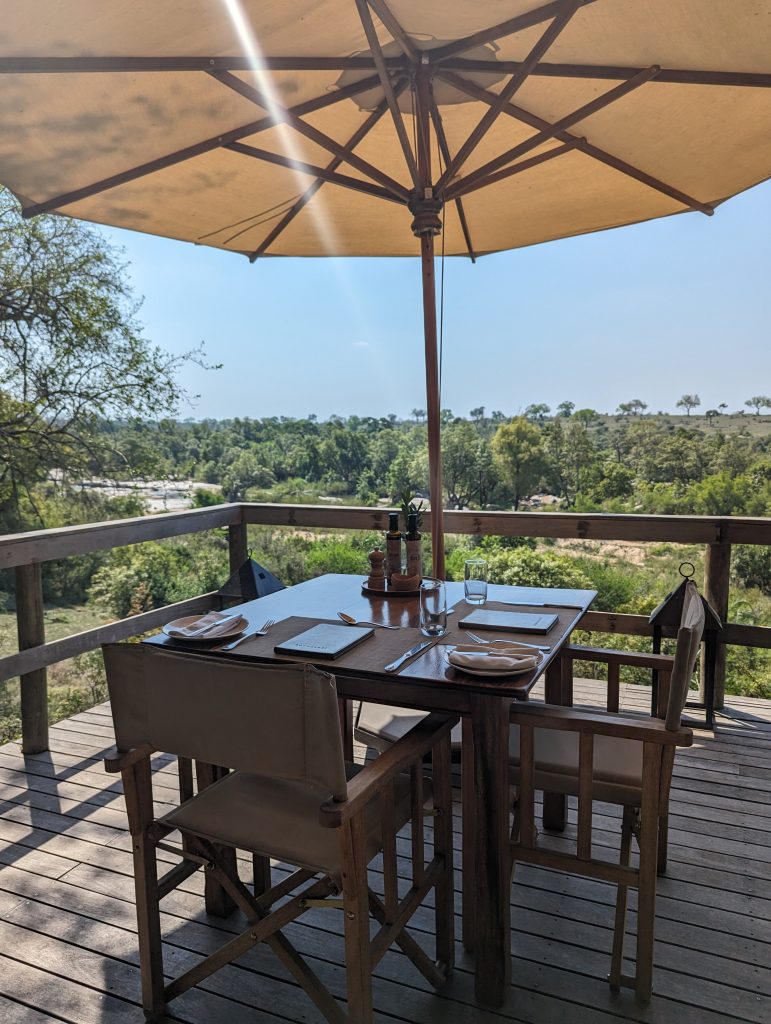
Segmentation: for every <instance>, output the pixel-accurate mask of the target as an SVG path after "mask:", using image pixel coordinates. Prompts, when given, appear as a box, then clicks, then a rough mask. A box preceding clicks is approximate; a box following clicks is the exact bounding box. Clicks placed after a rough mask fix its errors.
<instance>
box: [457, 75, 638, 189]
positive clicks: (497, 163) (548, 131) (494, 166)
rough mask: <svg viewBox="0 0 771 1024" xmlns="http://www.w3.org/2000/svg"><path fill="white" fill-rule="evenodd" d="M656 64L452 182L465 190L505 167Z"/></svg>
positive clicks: (622, 92)
mask: <svg viewBox="0 0 771 1024" xmlns="http://www.w3.org/2000/svg"><path fill="white" fill-rule="evenodd" d="M657 71H658V68H657V67H655V66H654V67H652V68H646V69H645V70H644V71H642V72H641V73H640V74H639V75H635V77H634V78H630V79H629V80H628V81H626V82H622V83H621V85H616V86H614V87H613V88H612V89H609V90H608V91H607V92H606V93H603V95H602V96H597V97H595V99H593V100H591V101H590V102H589V103H585V104H584V105H583V106H582V107H579V108H578V110H574V111H573V112H572V113H571V114H567V115H566V116H565V117H562V118H560V119H559V121H555V123H554V124H550V125H549V126H548V127H547V128H544V129H542V130H541V131H540V132H538V133H537V134H536V135H532V136H531V137H530V138H529V139H525V141H524V142H520V143H519V144H518V145H516V146H513V147H512V148H511V149H508V150H506V152H505V153H501V154H500V156H496V157H494V158H493V159H492V160H488V162H487V163H486V164H482V166H481V167H478V168H477V169H476V170H475V171H472V172H471V174H469V175H467V176H466V177H465V178H461V179H460V181H457V182H456V183H455V185H456V188H458V189H462V190H463V191H467V190H468V186H469V185H470V184H471V183H472V182H476V181H479V180H480V179H481V178H486V177H487V176H488V175H489V174H492V172H493V171H497V170H498V169H499V168H500V167H504V166H505V165H506V164H510V163H512V161H514V160H516V159H517V157H520V156H524V155H525V153H529V152H530V150H531V149H535V148H536V147H537V146H540V144H541V143H542V142H546V141H548V140H549V139H553V138H554V137H555V136H558V135H559V133H560V132H561V131H563V130H565V129H567V128H569V127H570V126H571V125H574V124H577V123H578V122H579V121H584V120H585V119H586V118H587V117H590V116H591V115H592V114H594V113H596V112H597V111H598V110H602V109H603V108H604V107H607V106H609V105H610V104H611V103H615V102H616V101H617V100H620V99H621V98H622V97H624V96H626V95H627V93H630V92H633V91H634V90H635V89H639V88H640V86H641V85H645V83H646V82H649V81H650V80H651V78H653V77H655V75H656V72H657Z"/></svg>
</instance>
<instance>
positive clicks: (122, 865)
mask: <svg viewBox="0 0 771 1024" xmlns="http://www.w3.org/2000/svg"><path fill="white" fill-rule="evenodd" d="M603 690H604V684H603V683H602V682H601V681H594V680H577V681H576V702H577V703H581V704H587V705H591V704H592V703H594V705H595V706H596V704H597V702H598V701H599V700H601V695H602V692H603ZM621 698H622V709H624V710H627V711H632V712H641V713H644V712H645V711H646V709H647V707H648V706H649V691H648V690H647V688H645V687H636V686H632V685H630V684H623V685H622V693H621ZM769 739H771V701H753V700H751V699H747V698H730V699H729V702H728V704H727V707H726V709H725V711H723V712H721V713H720V715H719V717H718V725H717V729H716V732H715V734H714V735H713V734H712V733H708V732H706V731H703V730H699V731H697V732H696V733H695V736H694V746H693V747H692V748H689V749H686V750H683V751H681V752H680V754H679V756H678V761H677V764H676V770H675V776H674V779H673V790H672V801H671V824H670V843H671V846H670V867H669V871H668V874H667V876H666V877H665V878H662V879H661V880H660V882H659V899H658V904H657V940H656V951H655V963H656V973H655V978H654V998H653V1002H652V1003H651V1005H650V1007H648V1008H645V1007H641V1006H639V1005H637V1004H636V1003H635V1002H634V1000H633V999H632V998H631V997H628V996H627V995H622V996H621V997H619V998H614V997H612V996H611V994H610V992H609V989H608V986H607V984H606V982H605V976H606V974H607V970H608V966H609V948H610V939H611V931H612V916H613V911H612V903H613V890H612V889H611V888H610V887H609V886H607V885H604V884H602V883H599V882H593V881H591V880H588V879H580V878H576V877H573V876H569V875H560V874H555V873H553V872H549V871H546V870H544V869H537V868H529V867H520V868H518V870H517V876H516V878H515V881H514V884H513V886H512V890H511V900H512V922H513V931H512V949H513V951H514V954H515V955H514V961H513V984H512V991H511V996H510V999H509V1000H508V1001H507V1003H506V1005H505V1006H503V1007H502V1008H500V1010H498V1011H496V1012H490V1011H486V1010H483V1009H481V1008H479V1007H478V1006H476V1005H475V1003H474V996H473V990H474V985H473V970H472V967H473V965H472V962H471V959H470V958H469V957H468V955H467V954H465V953H464V952H463V950H462V949H461V948H460V946H459V947H458V950H457V960H458V966H457V969H456V972H455V974H454V976H453V979H452V980H451V982H450V983H449V985H448V986H447V987H446V989H445V990H444V992H443V993H442V994H441V995H436V994H434V993H433V991H432V990H431V989H430V987H429V986H428V985H427V983H426V982H425V981H424V980H423V979H422V978H421V977H420V976H419V975H417V974H416V972H414V971H413V970H412V969H411V967H410V965H409V964H408V962H407V961H406V958H405V957H404V956H403V955H402V954H401V953H400V952H398V951H395V952H392V953H389V954H388V955H387V956H386V957H385V958H384V960H383V961H381V963H380V964H379V966H378V970H377V974H376V979H375V984H374V989H375V1006H376V1011H377V1019H378V1021H382V1022H385V1021H386V1020H387V1021H389V1022H391V1024H394V1022H399V1021H404V1022H405V1024H440V1022H441V1024H466V1022H470V1024H502V1022H507V1021H521V1022H533V1024H536V1022H538V1024H540V1022H544V1024H546V1022H558V1021H559V1022H561V1021H565V1020H569V1021H570V1022H571V1024H572V1022H575V1024H595V1022H599V1024H620V1022H621V1021H625V1020H632V1021H640V1022H646V1024H647V1022H655V1024H720V1022H724V1021H733V1020H735V1021H751V1022H753V1024H755V1022H757V1024H765V1022H766V1021H768V1020H769V1019H771V968H770V967H769V964H771V869H770V868H769V864H770V863H771V830H769V828H768V825H769V818H771V745H769V742H768V741H769ZM111 743H112V727H111V719H110V715H109V707H108V705H100V706H98V707H96V708H92V709H90V710H89V711H85V712H82V713H80V714H78V715H75V716H73V717H72V718H70V719H67V720H65V721H63V722H60V723H57V724H56V725H54V726H52V728H51V751H50V752H47V753H45V754H40V755H32V756H26V757H24V756H22V754H21V750H20V748H19V746H18V744H13V743H11V744H7V745H5V746H4V747H0V865H2V868H0V949H2V951H3V952H2V954H1V955H0V956H1V957H2V960H1V962H0V978H2V979H3V980H2V981H0V1019H2V1021H3V1022H4V1024H5V1022H6V1021H8V1024H17V1022H24V1024H45V1022H48V1021H60V1020H63V1021H73V1022H78V1024H91V1022H94V1024H97V1022H99V1024H104V1022H112V1021H116V1022H121V1024H122V1022H124V1021H125V1022H127V1024H134V1022H135V1021H136V1022H137V1024H141V1022H142V1021H143V1015H142V1013H141V1009H140V1007H139V1005H138V991H139V986H138V969H137V955H136V923H135V919H134V910H133V882H132V866H131V856H130V839H129V836H128V834H127V828H126V819H125V811H124V807H123V798H122V795H121V788H120V782H119V780H117V779H116V778H115V777H114V776H108V775H107V774H106V773H105V772H104V771H103V768H102V757H103V755H104V752H105V751H106V750H107V749H108V748H109V746H110V745H111ZM357 753H358V755H359V757H362V756H363V754H364V751H363V750H362V749H361V748H357ZM155 768H156V772H155V776H156V796H157V799H158V802H159V809H160V808H161V807H163V806H164V801H165V800H173V799H174V796H175V794H176V780H175V775H174V771H175V766H174V764H173V763H171V762H170V761H169V759H168V758H162V757H161V758H158V759H157V761H156V764H155ZM455 797H456V802H455V814H456V820H455V821H454V844H455V847H456V850H459V849H460V841H461V831H460V821H459V820H457V816H458V814H459V810H460V805H459V802H458V799H457V798H458V794H457V792H456V793H455ZM574 830H575V808H574V807H573V808H572V809H571V811H570V814H569V824H568V831H567V835H568V837H570V836H571V835H573V834H574ZM430 832H431V830H430V825H429V826H428V827H427V834H428V835H430ZM547 841H548V842H552V843H553V844H554V845H555V846H556V847H559V846H560V845H562V844H564V843H565V842H567V841H568V839H566V838H563V837H556V836H555V837H549V838H548V840H547ZM594 842H595V851H596V853H598V854H600V855H602V856H611V855H612V854H613V851H615V850H617V848H618V814H617V812H616V810H615V809H614V808H609V807H603V806H602V805H599V806H598V807H597V809H596V830H595V834H594ZM398 852H399V869H400V873H401V874H403V875H404V876H406V867H407V861H408V858H409V852H410V847H409V840H408V839H407V838H405V837H401V838H400V840H399V844H398ZM161 857H162V859H164V860H169V861H173V857H172V856H171V855H170V854H161ZM241 859H242V862H243V863H244V864H246V863H247V858H246V857H242V858H241ZM282 870H283V868H282V867H277V868H276V871H277V872H281V871H282ZM245 877H248V875H245ZM372 885H373V888H374V889H375V890H381V889H382V875H381V873H380V864H379V860H375V861H374V862H373V865H372ZM461 887H462V879H461V878H460V875H459V873H458V874H457V876H456V885H455V890H456V891H455V908H456V915H459V913H460V907H461ZM633 906H634V901H633ZM163 911H164V913H163V926H164V941H165V953H166V955H167V957H168V963H169V966H170V967H171V968H172V969H174V968H178V967H180V966H182V965H185V966H187V965H189V964H191V963H194V962H196V960H197V959H199V958H200V957H201V956H204V955H206V954H207V953H208V952H210V951H211V950H212V949H213V948H214V946H215V945H216V944H217V943H218V942H220V941H222V940H223V939H226V938H227V937H229V936H231V935H232V934H234V933H236V932H237V931H239V930H240V927H241V925H240V922H239V919H238V917H237V916H236V917H234V918H233V919H231V920H227V921H219V920H216V919H209V918H207V917H206V915H205V913H204V912H203V909H202V900H201V879H199V878H198V876H193V877H191V878H190V879H188V880H186V882H185V883H184V884H183V886H182V887H181V888H180V889H179V890H178V891H176V892H174V893H172V894H171V895H170V896H169V897H168V898H167V899H166V900H164V903H163ZM457 923H458V924H459V917H458V920H457ZM432 929H433V915H432V912H431V911H430V909H428V908H421V910H420V911H419V912H418V913H417V914H416V917H415V919H414V928H413V929H412V930H413V931H414V932H415V934H416V935H417V936H418V937H420V935H421V933H423V938H424V939H428V938H430V935H431V933H432ZM289 932H290V935H291V938H292V941H293V942H295V943H296V944H297V946H298V948H299V949H300V950H301V952H302V953H303V954H304V955H306V956H308V957H309V958H310V960H311V962H312V964H313V967H314V969H315V970H316V971H317V972H318V973H319V974H320V976H321V977H322V978H323V979H324V980H325V981H326V982H327V983H329V985H330V987H331V988H332V990H333V991H334V992H336V993H337V994H341V993H342V992H343V991H344V967H343V945H342V940H341V928H340V921H339V915H336V914H334V913H332V912H330V911H313V912H311V913H309V914H308V915H307V916H306V917H304V918H303V919H302V920H301V921H300V922H297V923H296V924H294V925H292V926H291V929H290V930H289ZM171 1009H172V1011H173V1015H171V1016H169V1018H168V1019H169V1020H170V1021H171V1020H178V1021H184V1022H190V1024H198V1022H201V1024H203V1022H207V1024H208V1022H212V1024H219V1022H223V1024H224V1022H226V1021H227V1022H228V1024H229V1022H231V1021H232V1022H234V1024H240V1022H241V1021H244V1022H247V1021H249V1022H250V1024H251V1022H252V1021H254V1020H255V1019H259V1020H260V1021H265V1022H266V1024H274V1022H275V1024H278V1022H279V1021H285V1022H295V1021H296V1022H308V1024H315V1022H316V1021H319V1020H320V1017H319V1016H318V1014H317V1012H316V1011H315V1009H314V1008H313V1006H312V1005H311V1004H310V1003H309V1002H308V1000H307V999H306V998H305V997H304V996H303V994H302V993H301V992H300V991H299V989H298V988H297V986H296V984H295V983H294V982H293V981H292V980H291V979H290V978H288V977H287V975H286V972H285V970H284V969H283V967H282V966H281V965H280V964H279V963H278V962H277V961H276V960H275V958H273V956H272V955H271V954H270V952H269V951H268V950H266V949H262V948H260V949H258V950H255V951H252V952H251V953H250V954H249V955H248V956H247V957H244V958H243V960H242V961H239V963H238V964H235V965H231V966H230V967H228V968H226V969H225V970H224V971H222V972H219V973H218V974H216V975H215V976H214V977H212V978H211V979H208V981H207V982H206V983H205V984H204V985H202V986H201V987H200V988H199V989H196V990H194V991H193V992H190V993H187V994H186V996H185V997H183V998H182V999H180V1000H179V1001H177V1002H175V1003H174V1004H173V1006H172V1008H171ZM255 1009H256V1010H257V1012H258V1016H257V1017H255Z"/></svg>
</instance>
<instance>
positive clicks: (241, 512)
mask: <svg viewBox="0 0 771 1024" xmlns="http://www.w3.org/2000/svg"><path fill="white" fill-rule="evenodd" d="M389 511H391V510H390V509H380V508H357V507H349V506H340V505H333V506H330V505H283V504H270V503H265V504H257V503H253V502H241V503H234V504H227V505H217V506H214V507H210V508H204V509H192V510H189V511H186V512H171V513H164V514H161V515H154V516H145V517H139V518H135V519H123V520H110V521H108V522H102V523H87V524H84V525H82V526H67V527H62V528H59V529H52V530H33V531H30V532H27V533H18V534H10V535H7V536H4V537H0V568H5V569H14V570H15V573H16V614H17V625H18V636H19V651H18V653H16V654H10V655H7V656H5V657H0V681H3V680H7V679H11V678H14V677H15V676H17V675H18V676H20V678H21V685H22V745H23V749H24V750H25V752H28V753H32V752H36V751H40V750H46V749H47V747H48V721H47V679H46V668H47V667H48V666H50V665H54V664H56V663H58V662H60V661H64V660H66V659H68V658H72V657H74V656H76V655H78V654H84V653H86V652H88V651H91V650H95V649H97V648H98V647H99V646H100V645H101V644H103V643H107V642H112V641H116V640H123V639H128V638H130V637H132V636H138V635H140V634H142V633H144V632H147V631H148V630H151V629H155V628H157V627H158V626H160V625H162V624H163V623H164V622H166V621H168V619H169V618H172V617H175V616H180V615H185V614H195V613H197V612H200V611H204V610H205V609H208V608H210V607H211V606H212V604H217V603H218V601H217V595H216V594H215V593H211V594H202V595H199V596H198V597H194V598H191V599H189V600H187V601H182V602H179V603H177V604H173V605H168V606H166V607H163V608H155V609H152V610H151V611H148V612H144V613H142V614H140V615H135V616H132V617H130V618H126V619H120V620H118V621H116V622H111V623H107V624H106V625H103V626H97V627H95V628H93V629H89V630H86V631H84V632H82V633H77V634H74V635H72V636H68V637H64V638H62V639H59V640H55V641H52V642H48V643H47V642H46V640H45V630H44V627H43V596H42V569H41V567H42V565H43V563H45V562H48V561H53V560H56V559H60V558H66V557H69V556H72V555H81V554H86V553H90V552H95V551H105V550H111V549H112V548H116V547H123V546H125V545H130V544H141V543H144V542H146V541H152V540H161V539H164V538H169V537H180V536H185V535H187V534H193V533H200V532H203V531H207V530H213V529H222V528H227V531H228V546H229V561H230V567H231V571H234V570H235V569H236V568H237V567H238V566H239V565H240V564H241V563H242V562H243V561H244V560H245V559H246V557H247V550H248V547H247V528H248V526H250V525H256V526H257V525H258V526H275V527H288V528H295V529H324V530H332V531H338V530H374V531H381V532H382V531H385V530H386V529H387V525H388V513H389ZM444 518H445V531H446V532H447V533H448V534H452V533H454V534H466V535H473V536H502V537H543V538H554V539H558V538H561V539H578V540H595V541H630V542H641V543H646V542H647V543H657V542H658V543H676V544H704V545H705V548H706V558H705V578H704V594H705V596H706V598H707V600H708V601H710V603H711V604H712V606H713V607H714V608H715V610H716V611H717V613H718V615H720V617H721V619H722V620H723V622H724V629H723V631H722V633H721V638H720V639H721V642H720V645H719V651H718V665H717V671H716V683H717V686H716V703H717V706H718V707H719V706H722V701H723V686H724V680H725V647H726V645H737V646H745V647H757V648H763V649H770V648H771V628H768V627H765V626H754V625H745V624H742V623H731V622H726V618H727V613H728V597H729V587H730V562H731V548H732V545H733V544H760V545H771V519H767V518H749V517H739V516H737V517H729V516H656V515H616V514H605V513H591V514H584V513H574V512H486V511H484V512H483V511H448V512H445V517H444ZM581 628H582V629H586V630H588V631H590V632H602V633H619V634H624V635H633V636H651V635H652V628H651V626H650V624H649V622H648V618H647V616H645V615H628V614H622V613H616V612H596V611H590V612H587V613H586V615H585V616H584V617H583V619H582V621H581Z"/></svg>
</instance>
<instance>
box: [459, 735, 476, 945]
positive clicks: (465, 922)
mask: <svg viewBox="0 0 771 1024" xmlns="http://www.w3.org/2000/svg"><path fill="white" fill-rule="evenodd" d="M461 721H462V725H461V728H462V730H463V740H462V744H461V800H462V801H463V823H462V827H463V852H462V855H461V856H462V871H461V874H462V877H463V917H462V934H463V946H464V948H465V949H467V950H468V952H469V953H472V952H473V951H474V922H475V920H476V905H477V894H476V871H475V870H474V862H475V858H476V834H477V816H476V803H475V801H476V792H475V790H474V732H473V729H472V726H471V719H470V718H468V717H464V718H463V719H462V720H461Z"/></svg>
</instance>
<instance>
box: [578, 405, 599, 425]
mask: <svg viewBox="0 0 771 1024" xmlns="http://www.w3.org/2000/svg"><path fill="white" fill-rule="evenodd" d="M573 418H574V419H576V420H578V422H579V423H583V425H584V426H585V427H588V426H591V424H592V423H596V422H597V420H598V419H599V418H600V414H599V413H598V412H597V410H596V409H576V411H575V412H574V413H573Z"/></svg>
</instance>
